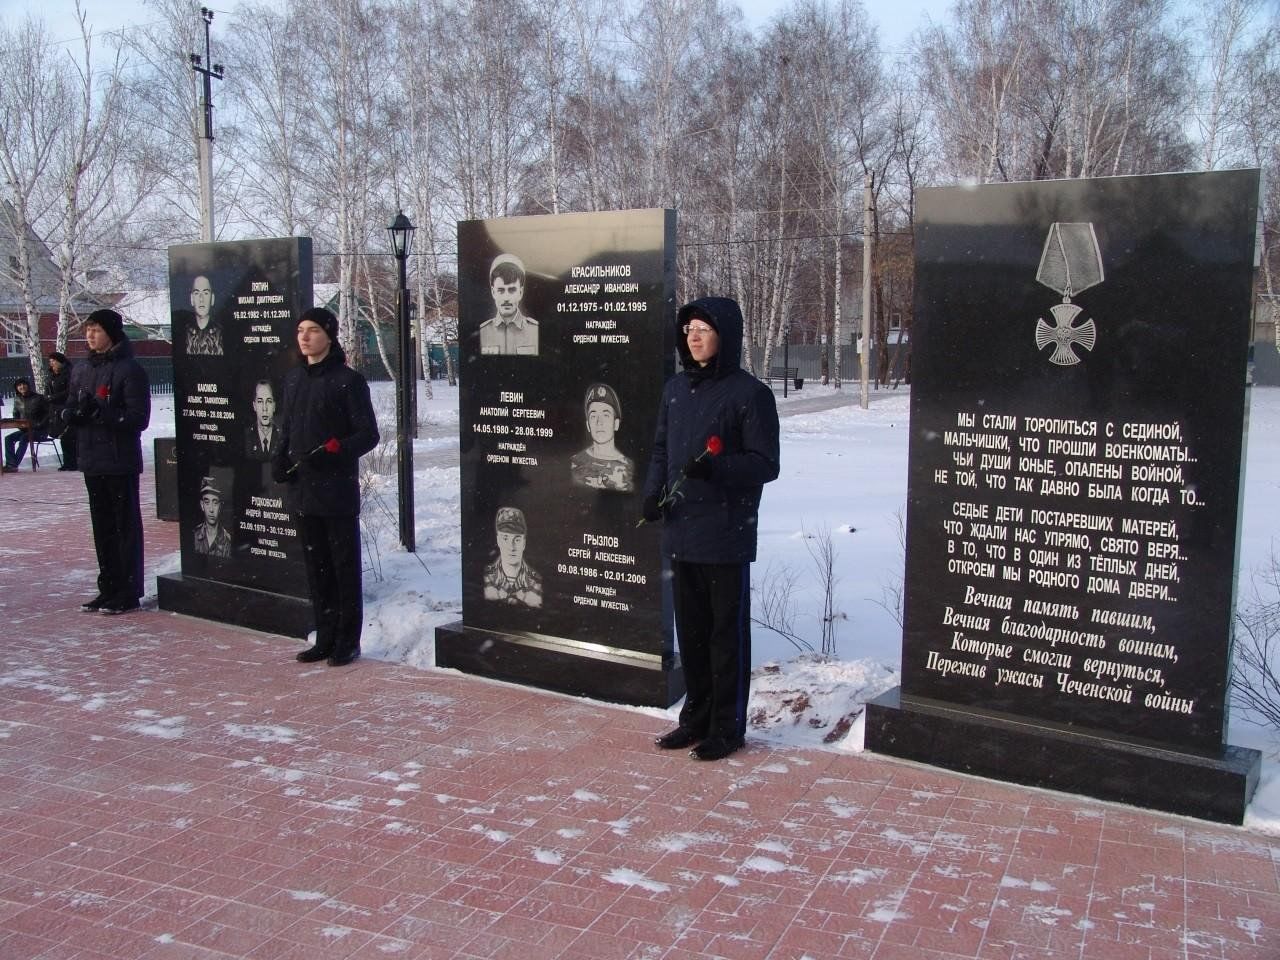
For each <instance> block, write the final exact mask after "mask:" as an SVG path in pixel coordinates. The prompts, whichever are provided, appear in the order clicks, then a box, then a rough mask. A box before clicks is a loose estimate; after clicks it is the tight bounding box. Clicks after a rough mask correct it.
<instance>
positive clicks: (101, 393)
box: [98, 383, 111, 400]
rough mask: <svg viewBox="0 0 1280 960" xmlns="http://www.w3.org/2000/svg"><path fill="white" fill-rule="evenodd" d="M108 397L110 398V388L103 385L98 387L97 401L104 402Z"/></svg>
mask: <svg viewBox="0 0 1280 960" xmlns="http://www.w3.org/2000/svg"><path fill="white" fill-rule="evenodd" d="M109 396H111V388H110V387H108V386H107V385H106V384H105V383H104V384H102V385H101V386H99V387H98V399H99V400H105V399H107V397H109Z"/></svg>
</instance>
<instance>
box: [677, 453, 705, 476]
mask: <svg viewBox="0 0 1280 960" xmlns="http://www.w3.org/2000/svg"><path fill="white" fill-rule="evenodd" d="M683 472H684V475H685V476H686V477H688V478H689V479H690V480H710V479H711V458H710V457H705V456H697V457H694V458H692V459H691V460H690V461H689V462H688V463H686V464H685V465H684V471H683Z"/></svg>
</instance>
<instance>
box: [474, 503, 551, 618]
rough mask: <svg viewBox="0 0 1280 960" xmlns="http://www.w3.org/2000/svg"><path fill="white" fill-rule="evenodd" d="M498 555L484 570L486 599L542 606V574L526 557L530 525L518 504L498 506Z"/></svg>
mask: <svg viewBox="0 0 1280 960" xmlns="http://www.w3.org/2000/svg"><path fill="white" fill-rule="evenodd" d="M493 525H494V528H495V531H496V533H497V543H498V556H497V558H496V559H495V560H494V561H493V562H492V563H490V564H489V565H488V566H487V567H485V569H484V598H485V599H486V600H498V601H501V602H502V603H510V604H523V605H524V606H526V607H541V606H542V577H540V576H539V575H538V573H537V571H535V570H534V569H533V568H532V567H530V566H529V564H528V563H526V562H525V559H524V548H525V544H526V536H527V534H528V525H527V524H526V523H525V519H524V511H523V510H521V509H519V508H518V507H499V508H498V513H497V516H496V517H495V518H494V524H493Z"/></svg>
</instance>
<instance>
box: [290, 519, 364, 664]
mask: <svg viewBox="0 0 1280 960" xmlns="http://www.w3.org/2000/svg"><path fill="white" fill-rule="evenodd" d="M299 520H300V526H301V530H302V548H303V555H304V557H305V558H306V565H307V589H308V591H309V592H310V594H311V612H312V614H313V615H314V616H315V622H316V646H317V647H319V648H320V649H321V650H323V651H325V652H326V653H329V654H330V655H337V656H341V655H344V654H348V653H354V652H356V651H358V650H359V649H360V629H361V627H362V626H363V625H364V585H363V581H362V579H361V574H360V518H359V517H316V516H302V517H300V518H299Z"/></svg>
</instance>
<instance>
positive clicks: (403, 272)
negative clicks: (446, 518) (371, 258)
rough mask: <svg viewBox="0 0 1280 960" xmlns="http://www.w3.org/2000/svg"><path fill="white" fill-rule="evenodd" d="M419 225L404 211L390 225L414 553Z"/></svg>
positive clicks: (406, 527) (401, 465) (405, 521)
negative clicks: (413, 318) (414, 270)
mask: <svg viewBox="0 0 1280 960" xmlns="http://www.w3.org/2000/svg"><path fill="white" fill-rule="evenodd" d="M415 229H416V228H415V227H414V225H413V224H412V223H411V222H410V220H409V218H408V217H406V216H405V215H404V211H403V210H401V211H400V212H399V213H397V214H396V218H395V219H394V220H392V221H391V223H390V224H389V225H388V227H387V232H388V233H390V234H391V252H392V253H393V254H394V256H395V258H396V269H397V278H398V284H397V290H396V326H397V329H398V332H399V349H400V356H399V360H400V363H399V381H400V382H399V383H398V384H397V387H398V389H397V390H396V464H397V468H398V469H397V473H398V478H399V484H400V543H401V544H402V545H403V546H404V548H405V550H407V551H409V552H410V553H414V552H415V551H416V550H417V545H416V543H415V542H414V541H415V538H414V530H413V432H414V431H413V418H414V416H415V414H414V407H415V406H416V404H415V403H414V400H415V397H414V394H415V392H416V391H417V387H418V383H417V380H416V379H415V377H414V375H413V338H412V336H411V335H410V331H409V281H408V279H407V274H408V261H409V249H410V248H411V247H412V246H413V231H414V230H415Z"/></svg>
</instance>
